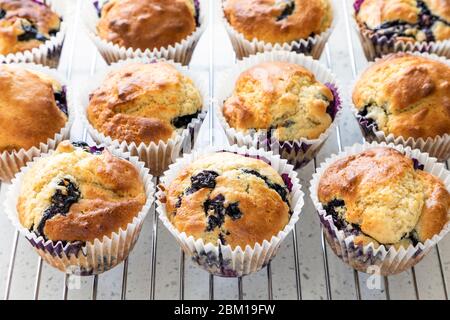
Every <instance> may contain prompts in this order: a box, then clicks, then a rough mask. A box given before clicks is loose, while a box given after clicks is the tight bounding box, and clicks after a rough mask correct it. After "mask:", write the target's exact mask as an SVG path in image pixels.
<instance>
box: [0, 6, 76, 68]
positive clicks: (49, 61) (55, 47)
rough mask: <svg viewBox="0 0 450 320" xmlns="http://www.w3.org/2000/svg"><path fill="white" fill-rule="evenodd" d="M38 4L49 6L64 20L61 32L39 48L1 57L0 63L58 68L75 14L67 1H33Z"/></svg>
mask: <svg viewBox="0 0 450 320" xmlns="http://www.w3.org/2000/svg"><path fill="white" fill-rule="evenodd" d="M33 1H35V2H38V3H45V4H47V5H48V6H49V7H50V8H51V9H52V10H53V11H54V12H56V13H57V14H58V15H59V16H60V17H61V18H62V19H63V20H62V21H61V25H60V29H59V31H58V32H57V33H56V34H55V35H53V36H51V37H50V39H49V40H47V41H45V42H44V43H43V44H41V45H40V46H39V47H37V48H33V49H31V50H26V51H23V52H17V53H10V54H7V55H0V63H25V62H33V63H36V64H42V65H45V66H49V67H52V68H56V67H58V64H59V59H60V56H61V51H62V48H63V44H64V38H65V35H66V29H67V25H68V24H69V20H70V19H71V17H72V16H73V14H74V13H73V12H69V8H68V5H67V1H61V0H33Z"/></svg>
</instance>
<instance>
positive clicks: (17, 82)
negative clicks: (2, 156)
mask: <svg viewBox="0 0 450 320" xmlns="http://www.w3.org/2000/svg"><path fill="white" fill-rule="evenodd" d="M67 120H68V110H67V102H66V94H65V87H64V86H62V85H61V84H60V83H58V82H57V81H56V80H54V79H52V78H50V77H49V76H47V75H46V74H43V73H40V72H37V71H31V70H28V69H25V68H23V67H20V66H10V65H5V64H0V152H5V151H6V152H12V151H15V150H19V149H22V148H23V149H26V150H27V149H30V148H31V147H34V146H35V147H38V146H39V144H40V143H41V142H42V143H46V142H47V139H49V138H53V137H54V135H55V134H56V133H58V132H60V131H61V128H63V127H64V126H65V124H66V122H67Z"/></svg>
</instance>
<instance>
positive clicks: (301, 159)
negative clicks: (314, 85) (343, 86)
mask: <svg viewBox="0 0 450 320" xmlns="http://www.w3.org/2000/svg"><path fill="white" fill-rule="evenodd" d="M265 61H286V62H290V63H295V64H298V65H301V66H303V67H305V68H306V69H308V70H309V71H311V72H312V73H313V74H314V75H315V77H316V79H317V81H319V82H321V83H324V84H327V86H328V87H329V88H330V89H332V91H333V95H334V96H335V107H334V110H333V113H334V119H333V122H332V123H331V125H330V126H329V127H328V129H327V130H325V131H324V132H323V133H322V134H321V135H320V136H319V137H318V138H317V139H306V138H302V139H300V140H295V141H285V142H281V141H277V140H276V139H275V138H269V140H268V133H267V130H258V131H254V130H253V131H249V132H243V131H238V130H236V129H234V128H232V127H230V125H229V124H228V122H227V121H226V119H225V117H224V115H223V103H224V101H225V100H226V99H228V98H229V97H230V96H231V95H232V93H233V90H234V86H235V84H236V81H237V79H238V78H239V76H240V75H241V73H242V72H243V71H244V70H247V69H249V68H250V67H252V66H254V65H257V64H259V63H261V62H265ZM218 88H220V89H219V92H218V94H217V100H218V103H217V104H216V105H217V117H218V119H219V121H220V123H221V124H222V127H223V128H224V130H225V133H226V135H227V137H228V139H229V141H230V144H237V145H239V146H247V147H254V148H257V149H258V148H263V149H265V150H272V151H273V152H274V153H276V154H280V155H281V157H282V158H284V159H287V160H288V161H289V163H290V164H292V165H293V166H294V167H295V168H296V169H297V168H300V167H302V166H304V165H306V164H307V163H308V162H309V161H310V160H311V159H313V158H314V156H315V155H316V154H317V153H318V152H319V151H320V149H321V147H322V145H323V144H324V142H325V141H326V139H327V138H328V136H329V135H330V133H331V132H333V130H335V128H336V126H337V125H338V122H339V119H340V117H341V115H342V112H343V106H342V98H343V95H342V93H341V91H340V89H339V88H340V85H339V84H338V82H337V80H336V77H335V76H334V75H333V74H332V73H331V71H329V70H328V69H326V68H325V67H323V66H322V65H321V64H320V63H319V62H317V61H315V60H313V59H312V58H311V57H307V56H304V55H303V54H297V53H293V52H285V51H272V52H266V53H258V54H257V55H254V56H251V57H249V58H245V59H244V60H242V61H239V62H238V63H237V64H236V65H235V66H234V67H233V68H232V69H230V70H229V71H228V72H226V73H225V74H224V75H223V76H222V78H221V79H220V80H219V82H218Z"/></svg>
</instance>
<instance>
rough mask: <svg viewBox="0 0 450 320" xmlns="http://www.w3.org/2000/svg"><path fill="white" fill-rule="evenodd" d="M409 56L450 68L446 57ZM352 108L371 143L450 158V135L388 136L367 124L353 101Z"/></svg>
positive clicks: (443, 158)
mask: <svg viewBox="0 0 450 320" xmlns="http://www.w3.org/2000/svg"><path fill="white" fill-rule="evenodd" d="M407 53H409V54H412V55H415V56H420V57H424V58H428V59H433V60H436V61H439V62H442V63H445V64H447V65H449V66H450V60H449V59H446V58H444V57H439V56H437V55H435V54H429V53H419V52H407ZM378 60H379V59H378V58H377V59H375V61H374V62H371V63H369V64H368V66H367V68H366V69H365V70H367V69H368V68H370V67H371V66H372V65H373V64H374V63H375V62H377V61H378ZM365 70H364V71H362V72H361V74H360V75H359V76H358V77H357V79H359V78H360V77H361V76H362V74H363V73H364V72H365ZM357 82H358V80H355V81H354V83H353V85H352V88H355V85H356V83H357ZM350 108H351V110H352V112H353V114H354V116H355V118H356V120H357V121H358V124H359V126H360V129H361V132H362V134H363V136H364V137H365V139H366V140H367V141H369V142H371V141H377V142H383V141H385V142H387V143H394V144H401V145H403V146H409V147H411V149H420V150H421V151H422V152H427V153H429V154H430V156H432V157H435V158H438V159H439V160H440V161H446V160H447V159H449V158H450V134H444V135H442V136H436V137H434V138H418V139H414V138H405V137H402V136H398V137H396V136H394V134H392V133H390V134H388V135H386V134H385V133H384V132H383V131H381V130H377V128H376V127H375V125H373V124H369V123H368V122H367V119H365V118H364V117H362V116H360V115H359V114H358V112H359V110H358V109H357V108H356V106H355V105H354V104H353V101H352V102H351V103H350Z"/></svg>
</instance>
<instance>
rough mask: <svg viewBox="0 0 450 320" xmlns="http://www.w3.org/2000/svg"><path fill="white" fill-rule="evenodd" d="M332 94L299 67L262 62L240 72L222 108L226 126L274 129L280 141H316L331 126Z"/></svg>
mask: <svg viewBox="0 0 450 320" xmlns="http://www.w3.org/2000/svg"><path fill="white" fill-rule="evenodd" d="M333 100H334V97H333V93H332V91H331V90H330V89H329V88H328V87H327V86H325V85H323V84H321V83H319V82H318V81H317V80H316V79H315V77H314V75H313V74H312V73H311V72H310V71H308V70H307V69H305V68H303V67H302V66H300V65H297V64H293V63H288V62H263V63H260V64H257V65H255V66H253V67H252V68H250V69H248V70H246V71H245V72H243V73H242V74H241V75H240V76H239V78H238V80H237V82H236V85H235V88H234V92H233V95H232V96H231V97H230V98H228V99H227V100H226V101H225V102H224V105H223V114H224V117H225V119H226V120H227V122H228V124H229V125H230V127H232V128H235V129H236V130H239V131H247V130H251V129H255V130H260V129H263V130H274V135H275V137H276V138H277V139H278V140H280V141H293V140H299V139H301V138H307V139H316V138H318V137H319V136H320V134H321V133H323V132H324V131H325V130H326V129H327V128H328V127H329V126H330V124H331V122H332V117H331V116H330V114H329V113H328V112H327V108H328V107H330V106H331V104H332V102H333Z"/></svg>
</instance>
